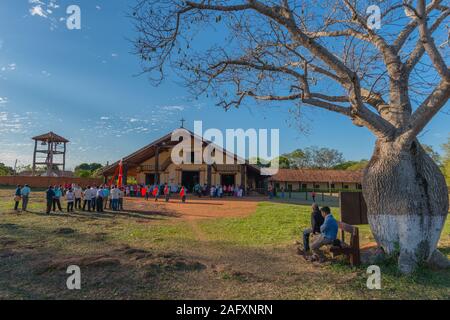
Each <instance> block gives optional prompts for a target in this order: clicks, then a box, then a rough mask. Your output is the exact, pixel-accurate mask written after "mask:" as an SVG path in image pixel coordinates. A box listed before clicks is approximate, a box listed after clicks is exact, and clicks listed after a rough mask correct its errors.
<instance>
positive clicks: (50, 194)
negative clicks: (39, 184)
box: [45, 186, 55, 214]
mask: <svg viewBox="0 0 450 320" xmlns="http://www.w3.org/2000/svg"><path fill="white" fill-rule="evenodd" d="M45 195H46V200H47V211H46V212H47V214H49V213H50V211H51V210H52V204H53V198H54V197H55V191H53V186H49V187H48V189H47V191H46V192H45Z"/></svg>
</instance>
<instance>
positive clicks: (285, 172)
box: [269, 169, 362, 183]
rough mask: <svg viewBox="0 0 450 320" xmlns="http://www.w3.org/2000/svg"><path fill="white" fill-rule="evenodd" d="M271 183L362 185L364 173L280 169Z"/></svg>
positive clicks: (359, 171) (358, 171) (271, 179)
mask: <svg viewBox="0 0 450 320" xmlns="http://www.w3.org/2000/svg"><path fill="white" fill-rule="evenodd" d="M269 180H270V181H290V182H350V183H351V182H354V183H361V180H362V171H361V170H357V171H353V170H331V169H279V170H278V173H277V174H275V175H273V176H272V177H270V179H269Z"/></svg>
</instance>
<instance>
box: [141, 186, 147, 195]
mask: <svg viewBox="0 0 450 320" xmlns="http://www.w3.org/2000/svg"><path fill="white" fill-rule="evenodd" d="M146 194H147V189H146V188H145V187H142V188H141V195H142V198H144V197H145V195H146Z"/></svg>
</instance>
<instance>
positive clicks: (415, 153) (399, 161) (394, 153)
mask: <svg viewBox="0 0 450 320" xmlns="http://www.w3.org/2000/svg"><path fill="white" fill-rule="evenodd" d="M363 193H364V198H365V201H366V203H367V209H368V219H369V224H370V227H371V229H372V233H373V235H374V237H375V239H376V241H377V243H378V245H379V246H381V247H382V248H383V249H384V251H385V252H386V253H387V254H395V253H399V259H398V265H399V269H400V271H401V272H403V273H410V272H412V271H413V270H414V269H415V268H416V266H417V265H418V263H422V262H430V261H431V260H434V259H435V257H436V256H438V257H440V258H441V261H442V254H440V253H439V252H438V251H437V249H436V248H437V243H438V241H439V238H440V235H441V232H442V229H443V226H444V223H445V219H446V217H447V213H448V191H447V185H446V183H445V178H444V176H443V174H442V173H441V171H440V170H439V167H438V166H437V165H436V164H435V163H434V161H433V160H432V159H431V158H430V157H429V156H428V154H427V153H426V152H425V151H424V149H423V148H422V147H421V146H420V144H419V143H418V141H417V140H416V141H414V142H412V144H411V145H409V146H407V147H404V146H403V147H401V146H399V144H398V142H395V141H394V142H386V141H383V140H378V141H377V143H376V146H375V151H374V154H373V156H372V159H371V160H370V162H369V165H368V166H367V168H366V170H365V172H364V177H363Z"/></svg>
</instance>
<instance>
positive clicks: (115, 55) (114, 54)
mask: <svg viewBox="0 0 450 320" xmlns="http://www.w3.org/2000/svg"><path fill="white" fill-rule="evenodd" d="M118 56H119V55H118V54H117V53H111V57H113V58H117V57H118Z"/></svg>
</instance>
